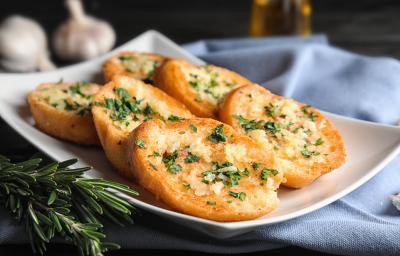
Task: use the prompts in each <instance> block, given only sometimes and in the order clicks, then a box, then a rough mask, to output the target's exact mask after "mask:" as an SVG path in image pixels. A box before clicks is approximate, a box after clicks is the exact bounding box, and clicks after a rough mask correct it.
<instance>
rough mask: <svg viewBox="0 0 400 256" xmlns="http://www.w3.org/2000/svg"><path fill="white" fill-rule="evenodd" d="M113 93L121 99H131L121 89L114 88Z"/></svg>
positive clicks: (125, 91) (126, 92)
mask: <svg viewBox="0 0 400 256" xmlns="http://www.w3.org/2000/svg"><path fill="white" fill-rule="evenodd" d="M114 92H115V93H116V94H118V95H119V96H120V97H121V98H125V99H129V98H130V97H131V96H130V95H129V93H128V91H127V90H126V89H125V88H122V87H117V88H114Z"/></svg>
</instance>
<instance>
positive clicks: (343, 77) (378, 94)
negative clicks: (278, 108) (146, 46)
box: [0, 36, 400, 255]
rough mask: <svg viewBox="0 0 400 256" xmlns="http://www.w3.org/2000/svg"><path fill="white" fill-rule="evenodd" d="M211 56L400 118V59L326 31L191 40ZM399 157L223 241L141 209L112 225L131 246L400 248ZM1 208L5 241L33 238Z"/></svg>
mask: <svg viewBox="0 0 400 256" xmlns="http://www.w3.org/2000/svg"><path fill="white" fill-rule="evenodd" d="M185 47H186V49H188V50H189V51H191V52H193V53H195V54H196V55H198V56H199V57H200V58H203V59H204V60H205V61H207V62H209V63H213V64H216V65H220V66H224V67H227V68H229V69H232V70H235V71H237V72H239V73H241V74H242V75H244V76H246V77H248V78H249V79H251V80H253V81H255V82H257V83H260V84H262V85H264V86H265V87H267V88H268V89H270V90H271V91H273V92H274V93H277V94H280V95H284V96H288V97H293V98H295V99H296V100H299V101H302V102H305V103H308V104H311V105H313V106H316V107H317V108H319V109H322V110H326V111H330V112H333V113H338V114H342V115H347V116H351V117H355V118H360V119H365V120H369V121H375V122H383V123H388V124H395V123H397V122H398V121H399V119H400V62H398V61H397V60H394V59H390V58H371V57H366V56H360V55H357V54H353V53H349V52H346V51H343V50H341V49H337V48H334V47H331V46H329V45H328V44H327V40H326V38H325V37H323V36H317V37H311V38H308V39H301V38H271V39H258V40H250V39H233V40H232V39H231V40H208V41H201V42H196V43H193V44H189V45H186V46H185ZM399 169H400V158H399V157H398V158H397V159H395V160H394V161H392V163H390V164H389V165H388V166H387V167H386V168H385V169H384V170H382V171H381V172H380V173H379V174H378V175H376V176H375V177H374V178H373V179H371V180H370V181H369V182H367V183H366V184H364V185H363V186H362V187H360V188H359V189H357V190H356V191H354V192H352V193H351V194H349V195H348V196H346V197H344V198H342V199H340V200H338V201H336V202H335V203H332V204H330V205H328V206H326V207H324V208H322V209H320V210H317V211H314V212H312V213H310V214H307V215H304V216H302V217H298V218H296V219H293V220H290V221H286V222H283V223H279V224H275V225H272V226H267V227H263V228H259V229H257V230H256V231H253V232H250V233H247V234H244V235H241V236H238V237H234V238H231V239H225V240H218V239H215V238H210V237H207V236H205V235H202V234H200V233H198V232H196V231H192V230H191V229H188V228H185V227H181V226H179V225H177V224H175V223H172V222H169V221H167V220H165V219H162V218H160V217H157V216H154V215H152V214H149V213H146V212H142V214H141V215H140V216H138V217H137V218H136V223H135V225H132V226H128V227H125V228H123V229H122V228H118V227H115V226H108V228H107V233H108V238H109V240H111V241H117V242H118V243H120V244H121V245H122V246H123V247H124V248H137V249H145V248H151V249H176V250H194V251H203V252H210V253H244V252H255V251H263V250H269V249H275V248H279V247H283V246H288V245H296V246H300V247H304V248H308V249H312V250H317V251H321V252H328V253H333V254H342V255H349V254H351V255H399V253H400V214H399V212H397V210H396V209H395V208H394V207H393V206H392V205H391V202H390V199H389V196H390V195H391V194H394V193H397V192H400V172H399ZM6 215H7V214H6V213H4V212H2V211H0V244H1V243H21V242H26V241H27V239H26V236H24V235H23V234H24V231H23V229H22V228H21V227H18V226H16V225H15V223H14V222H12V221H11V220H10V219H9V218H8V217H6Z"/></svg>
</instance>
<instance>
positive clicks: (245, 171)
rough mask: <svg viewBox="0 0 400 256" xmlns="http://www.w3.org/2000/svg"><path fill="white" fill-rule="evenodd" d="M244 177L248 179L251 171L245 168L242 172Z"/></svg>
mask: <svg viewBox="0 0 400 256" xmlns="http://www.w3.org/2000/svg"><path fill="white" fill-rule="evenodd" d="M242 175H243V176H247V177H248V176H249V175H250V173H249V170H247V168H244V171H243V172H242Z"/></svg>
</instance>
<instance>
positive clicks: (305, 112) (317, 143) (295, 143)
mask: <svg viewBox="0 0 400 256" xmlns="http://www.w3.org/2000/svg"><path fill="white" fill-rule="evenodd" d="M219 117H220V120H221V121H222V122H225V123H227V124H230V125H232V126H233V127H234V128H235V129H236V130H238V131H240V132H242V133H243V134H247V135H249V136H250V137H252V138H253V139H255V140H256V141H257V142H259V143H260V144H261V145H263V146H264V148H265V150H267V151H275V152H276V154H277V156H278V158H279V159H281V162H282V166H284V167H283V168H284V169H285V170H284V172H285V178H286V179H287V182H286V183H283V185H285V186H287V187H292V188H301V187H304V186H306V185H308V184H310V183H311V182H313V181H314V180H315V179H316V178H318V177H319V176H321V175H322V174H325V173H327V172H330V171H332V170H334V169H336V168H338V167H340V166H341V165H342V164H343V163H344V162H345V156H346V154H345V148H344V143H343V140H342V137H341V135H340V133H339V131H338V130H336V129H335V128H334V127H333V125H332V124H331V122H330V121H329V120H327V119H326V118H325V117H324V115H322V114H321V113H320V112H318V111H317V110H316V109H314V108H312V107H310V106H305V105H304V104H301V103H299V102H296V101H294V100H291V99H287V98H284V97H280V96H277V95H274V94H272V93H270V92H269V91H268V90H267V89H265V88H263V87H261V86H259V85H255V84H253V85H246V86H243V87H240V88H238V89H236V90H234V91H232V92H231V93H230V94H229V95H228V96H227V97H226V98H225V101H224V103H223V104H222V105H221V108H220V111H219ZM241 117H243V118H244V119H243V118H242V119H241ZM252 120H254V121H261V123H258V124H256V123H255V122H253V123H249V121H252ZM265 122H270V123H269V124H266V123H265ZM246 124H247V126H246ZM275 124H276V125H277V126H278V128H276V127H275V126H274V125H275ZM266 126H268V127H267V128H266ZM252 127H253V128H258V129H253V128H252ZM275 128H276V129H275Z"/></svg>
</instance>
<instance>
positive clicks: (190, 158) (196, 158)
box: [185, 152, 200, 164]
mask: <svg viewBox="0 0 400 256" xmlns="http://www.w3.org/2000/svg"><path fill="white" fill-rule="evenodd" d="M199 160H200V157H199V156H196V155H194V154H192V153H191V152H189V153H188V155H187V156H186V158H185V163H187V164H190V163H194V162H198V161H199Z"/></svg>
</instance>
